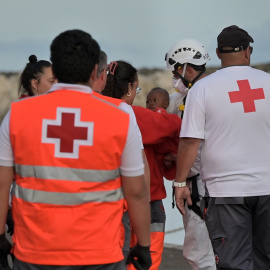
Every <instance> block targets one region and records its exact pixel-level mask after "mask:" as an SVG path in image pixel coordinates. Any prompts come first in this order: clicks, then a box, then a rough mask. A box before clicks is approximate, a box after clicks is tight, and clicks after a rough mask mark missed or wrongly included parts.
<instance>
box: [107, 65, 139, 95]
mask: <svg viewBox="0 0 270 270" xmlns="http://www.w3.org/2000/svg"><path fill="white" fill-rule="evenodd" d="M111 69H112V67H111V68H110V71H109V74H108V76H107V83H106V85H105V88H104V90H103V91H102V95H104V96H109V97H113V98H118V99H120V98H122V97H123V96H124V95H125V94H127V93H128V84H129V83H134V82H135V81H136V80H137V79H138V75H137V69H136V68H135V67H133V66H132V65H131V64H129V63H127V62H125V61H122V60H119V61H116V66H115V64H114V66H113V69H114V70H113V72H112V70H111Z"/></svg>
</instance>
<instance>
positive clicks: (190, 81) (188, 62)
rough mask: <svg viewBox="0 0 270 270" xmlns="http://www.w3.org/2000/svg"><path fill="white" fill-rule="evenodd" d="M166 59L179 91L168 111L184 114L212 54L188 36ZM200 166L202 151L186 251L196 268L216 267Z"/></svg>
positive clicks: (192, 178) (193, 179)
mask: <svg viewBox="0 0 270 270" xmlns="http://www.w3.org/2000/svg"><path fill="white" fill-rule="evenodd" d="M165 60H166V64H167V69H168V70H172V73H173V78H172V84H173V87H174V88H175V93H173V94H171V95H170V105H169V107H168V108H167V112H168V113H173V114H177V115H178V116H180V117H181V118H183V115H184V108H185V102H186V98H187V95H188V92H189V89H190V88H192V87H193V85H194V84H195V83H196V82H197V81H198V80H200V79H202V78H204V77H205V76H206V75H205V70H206V68H205V65H206V63H207V62H208V61H209V60H210V57H209V55H208V53H207V51H206V49H205V46H204V45H203V44H202V43H200V42H199V41H197V40H195V39H191V38H185V39H182V40H180V41H178V42H176V43H175V44H174V45H173V46H172V47H171V49H170V50H169V51H168V53H167V54H166V57H165ZM199 167H200V155H199V152H198V154H197V157H196V160H195V162H194V164H193V165H192V167H191V170H190V172H189V174H188V175H187V180H186V181H187V185H188V187H189V189H190V191H191V193H192V199H193V200H192V201H193V205H192V206H188V205H187V204H186V205H185V210H186V215H185V216H183V223H184V227H185V239H184V245H183V255H184V257H185V258H186V259H187V261H188V262H189V263H190V265H191V267H192V269H193V270H198V269H199V270H214V269H216V264H215V259H214V254H213V248H212V244H211V241H210V239H209V236H208V231H207V228H206V225H205V221H204V220H203V212H202V211H201V209H200V205H201V200H202V198H203V196H204V195H205V188H204V185H203V183H202V180H201V177H200V175H199Z"/></svg>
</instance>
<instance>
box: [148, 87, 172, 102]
mask: <svg viewBox="0 0 270 270" xmlns="http://www.w3.org/2000/svg"><path fill="white" fill-rule="evenodd" d="M155 91H157V92H160V93H162V94H163V96H164V98H165V100H166V101H168V102H170V94H169V92H168V91H167V90H166V89H164V88H162V87H154V88H152V89H151V90H150V91H149V93H148V94H147V96H148V95H149V94H150V93H151V92H155Z"/></svg>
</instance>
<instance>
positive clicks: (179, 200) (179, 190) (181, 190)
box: [174, 186, 192, 215]
mask: <svg viewBox="0 0 270 270" xmlns="http://www.w3.org/2000/svg"><path fill="white" fill-rule="evenodd" d="M174 196H175V202H176V206H177V208H178V210H179V211H180V213H181V214H182V215H185V214H186V211H185V200H187V203H188V205H192V200H191V197H190V191H189V188H188V187H187V186H185V187H175V189H174Z"/></svg>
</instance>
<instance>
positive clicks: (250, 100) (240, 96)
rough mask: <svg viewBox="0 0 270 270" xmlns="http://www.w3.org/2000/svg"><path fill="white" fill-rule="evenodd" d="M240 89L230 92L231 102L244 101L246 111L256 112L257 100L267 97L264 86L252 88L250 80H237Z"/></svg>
mask: <svg viewBox="0 0 270 270" xmlns="http://www.w3.org/2000/svg"><path fill="white" fill-rule="evenodd" d="M237 84H238V87H239V91H232V92H229V97H230V101H231V103H235V102H243V106H244V112H245V113H248V112H256V107H255V100H258V99H265V96H264V91H263V88H256V89H251V87H250V85H249V82H248V80H240V81H237Z"/></svg>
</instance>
